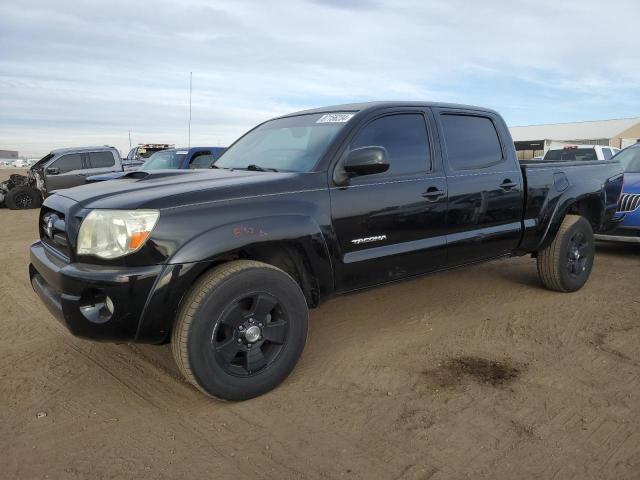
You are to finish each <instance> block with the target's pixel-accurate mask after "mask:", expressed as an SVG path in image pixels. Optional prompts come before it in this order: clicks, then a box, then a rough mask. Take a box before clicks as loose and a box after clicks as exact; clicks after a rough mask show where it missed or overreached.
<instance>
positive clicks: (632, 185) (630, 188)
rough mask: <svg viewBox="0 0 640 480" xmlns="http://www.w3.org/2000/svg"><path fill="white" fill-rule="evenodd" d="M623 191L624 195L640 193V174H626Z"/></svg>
mask: <svg viewBox="0 0 640 480" xmlns="http://www.w3.org/2000/svg"><path fill="white" fill-rule="evenodd" d="M622 191H623V192H624V193H640V173H625V174H624V186H623V187H622Z"/></svg>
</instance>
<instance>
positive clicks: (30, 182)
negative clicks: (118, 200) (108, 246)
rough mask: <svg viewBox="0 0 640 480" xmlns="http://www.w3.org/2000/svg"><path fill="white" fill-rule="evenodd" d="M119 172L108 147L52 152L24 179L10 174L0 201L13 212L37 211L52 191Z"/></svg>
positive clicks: (1, 189) (115, 156) (119, 165)
mask: <svg viewBox="0 0 640 480" xmlns="http://www.w3.org/2000/svg"><path fill="white" fill-rule="evenodd" d="M111 172H122V160H121V158H120V153H119V152H118V150H117V149H115V148H114V147H111V146H108V145H102V146H93V147H73V148H60V149H56V150H52V151H51V152H49V153H48V154H47V155H45V156H44V157H43V158H41V159H40V160H38V161H37V162H36V163H35V164H33V166H31V168H29V170H28V172H27V176H26V177H24V176H21V175H13V176H12V178H11V179H10V180H9V181H6V182H3V183H2V184H0V202H2V201H4V204H5V205H6V206H7V207H8V208H10V209H13V210H19V209H27V208H37V207H39V206H40V204H41V203H42V200H43V199H45V198H47V197H48V196H49V195H51V193H52V192H54V191H57V190H63V189H65V188H71V187H75V186H78V185H82V184H84V183H85V180H86V178H87V177H88V176H91V175H96V174H104V173H111Z"/></svg>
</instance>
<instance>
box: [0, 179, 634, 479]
mask: <svg viewBox="0 0 640 480" xmlns="http://www.w3.org/2000/svg"><path fill="white" fill-rule="evenodd" d="M7 173H8V171H6V170H0V175H4V176H6V175H7ZM36 217H37V212H36V211H9V210H5V209H2V210H0V224H1V225H2V228H1V229H0V246H1V249H0V265H2V274H1V275H0V332H1V334H0V354H1V358H2V361H1V362H0V387H1V388H0V439H1V440H0V452H1V453H0V471H1V472H3V473H2V474H0V476H1V477H2V478H7V479H10V478H11V479H13V478H16V479H36V478H51V479H56V478H65V479H66V478H69V479H89V478H90V479H107V478H108V479H119V478H133V477H135V478H153V479H169V478H171V479H174V478H185V479H205V478H206V479H213V478H220V479H227V478H229V479H230V478H251V479H288V478H310V479H311V478H328V479H334V478H345V479H367V480H371V479H457V478H474V479H478V478H486V479H518V480H521V479H529V478H532V479H533V478H540V479H573V478H575V479H580V480H585V479H605V478H606V479H617V480H619V479H638V478H640V349H639V348H638V347H639V346H640V315H639V313H640V282H639V281H638V272H639V271H640V247H638V248H636V247H630V246H612V245H603V246H598V254H597V258H596V264H595V267H594V271H593V275H592V277H591V280H590V281H589V283H588V284H587V286H586V287H585V288H584V289H582V290H581V291H579V292H577V293H574V294H559V293H553V292H550V291H546V290H544V289H543V288H542V287H541V286H540V284H539V282H538V280H537V277H536V272H535V261H534V260H532V259H530V258H517V259H510V260H504V261H499V262H495V263H490V264H484V265H480V266H476V267H472V268H467V269H462V270H457V271H453V272H449V273H444V274H438V275H434V276H430V277H425V278H421V279H418V280H413V281H409V282H405V283H400V284H396V285H393V286H389V287H384V288H380V289H377V290H371V291H368V292H365V293H361V294H357V295H352V296H348V297H343V298H337V299H334V300H332V301H330V302H328V303H326V304H325V305H323V306H322V307H321V308H320V309H318V310H315V311H313V312H312V315H311V316H312V321H311V330H310V335H309V342H308V344H307V347H306V350H305V352H304V354H303V357H302V360H301V362H300V364H299V365H298V367H297V368H296V370H295V371H294V373H293V375H292V376H291V377H290V378H289V379H288V380H287V381H285V383H284V384H283V385H282V386H280V387H279V388H277V389H276V390H274V391H273V392H271V393H269V394H267V395H264V396H262V397H260V398H257V399H254V400H251V401H247V402H243V403H225V402H218V401H215V400H210V399H208V398H205V397H204V396H203V395H202V394H200V393H199V392H198V391H196V390H195V389H194V388H192V387H191V386H189V385H188V384H187V383H186V382H185V381H184V380H183V379H182V378H181V377H180V375H179V373H178V371H177V369H176V367H175V366H174V363H173V359H172V357H171V354H170V351H169V349H168V348H167V347H166V346H162V347H154V346H133V345H113V344H100V343H91V342H88V341H85V340H81V339H78V338H74V337H72V336H71V335H69V334H68V333H67V332H66V330H65V329H64V328H63V327H62V326H61V325H59V324H58V323H57V322H56V321H55V320H54V319H53V318H52V317H51V316H50V315H49V314H48V313H47V311H46V310H45V308H44V307H43V306H42V305H41V304H40V302H39V301H38V300H37V298H36V296H35V294H34V293H33V292H32V290H31V287H30V286H29V282H28V279H27V264H28V246H29V244H30V242H31V241H33V240H35V239H36V237H37V225H36Z"/></svg>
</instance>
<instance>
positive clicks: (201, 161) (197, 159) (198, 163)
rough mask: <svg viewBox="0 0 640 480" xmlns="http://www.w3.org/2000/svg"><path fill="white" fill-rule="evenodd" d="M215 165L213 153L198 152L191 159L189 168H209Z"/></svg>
mask: <svg viewBox="0 0 640 480" xmlns="http://www.w3.org/2000/svg"><path fill="white" fill-rule="evenodd" d="M212 163H213V155H211V152H198V153H196V154H195V155H194V157H193V158H192V159H191V163H190V164H189V168H209V167H210V166H211V164H212Z"/></svg>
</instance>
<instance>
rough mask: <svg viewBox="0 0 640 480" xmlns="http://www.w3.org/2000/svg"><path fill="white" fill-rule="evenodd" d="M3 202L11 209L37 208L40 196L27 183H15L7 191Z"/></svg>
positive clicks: (40, 202)
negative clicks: (15, 184)
mask: <svg viewBox="0 0 640 480" xmlns="http://www.w3.org/2000/svg"><path fill="white" fill-rule="evenodd" d="M4 203H5V205H6V206H7V208H9V209H11V210H25V209H28V208H38V207H40V205H42V197H41V196H40V192H38V191H37V190H35V189H33V188H31V187H29V186H27V185H17V186H15V187H13V188H12V189H11V190H9V191H8V192H7V195H6V197H5V199H4Z"/></svg>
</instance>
